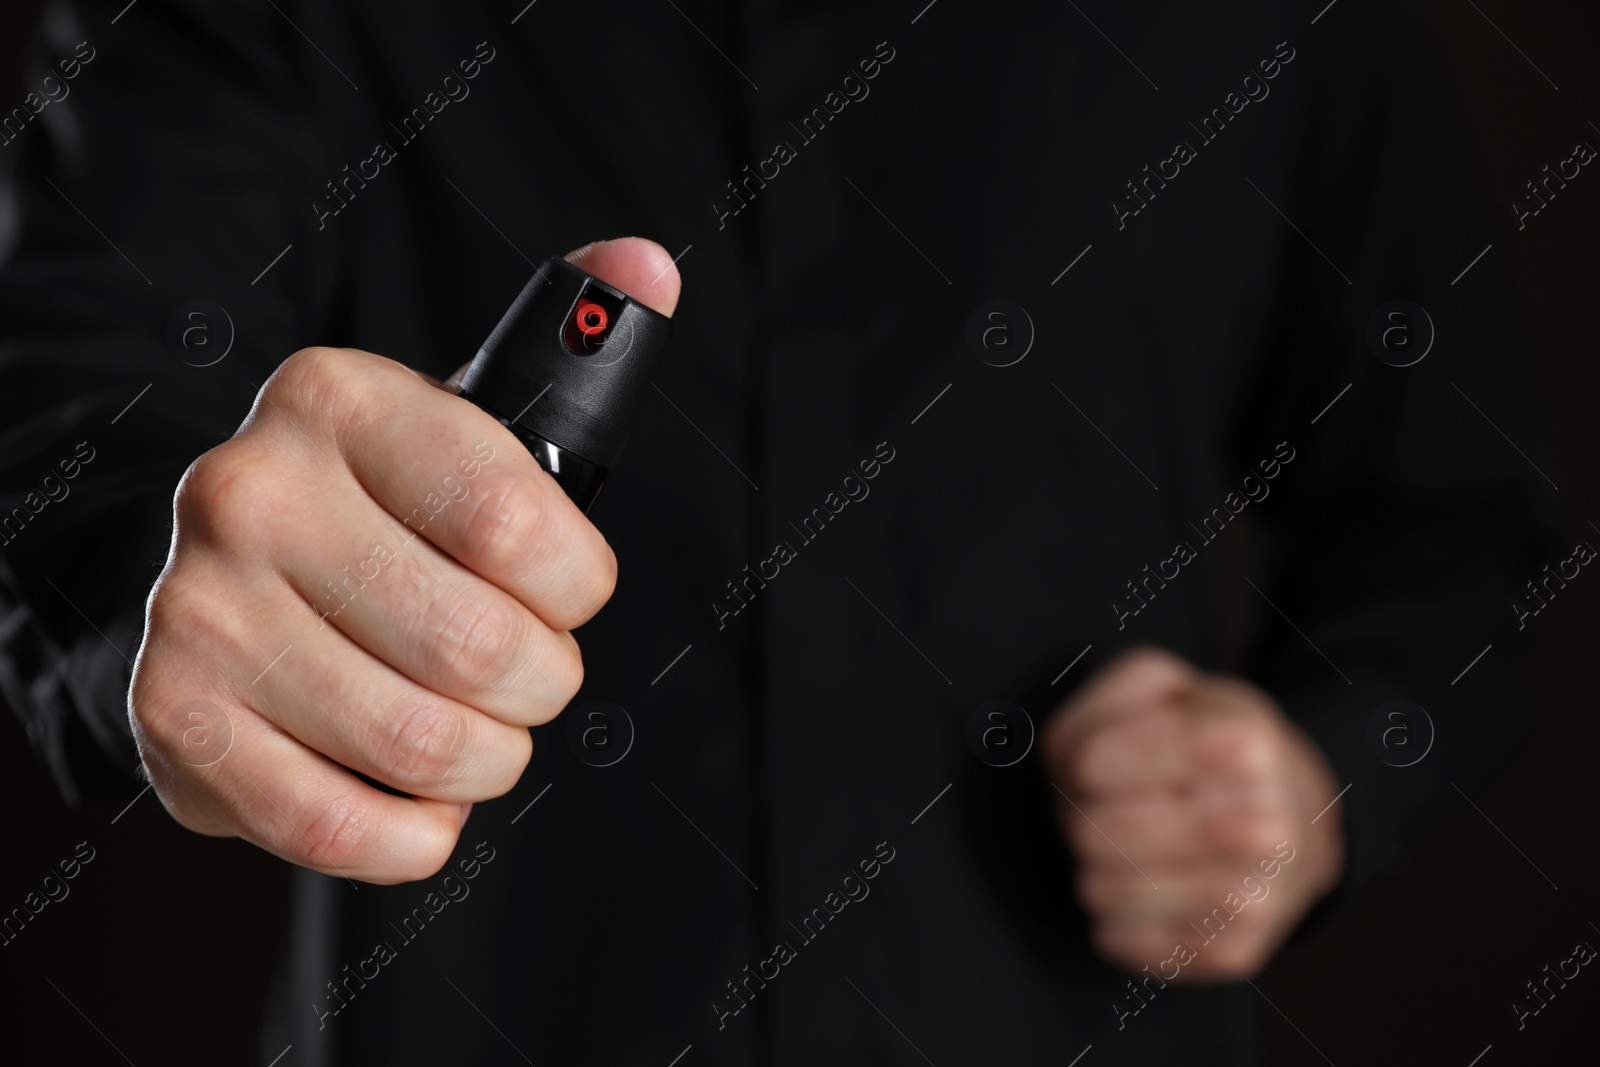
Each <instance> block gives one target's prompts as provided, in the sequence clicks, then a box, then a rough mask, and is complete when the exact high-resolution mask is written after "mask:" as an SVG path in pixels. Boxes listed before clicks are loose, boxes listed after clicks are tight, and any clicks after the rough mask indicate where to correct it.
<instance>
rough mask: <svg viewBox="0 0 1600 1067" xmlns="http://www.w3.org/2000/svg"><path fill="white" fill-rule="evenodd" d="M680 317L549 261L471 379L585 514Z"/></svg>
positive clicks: (466, 386) (467, 389) (473, 396)
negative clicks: (671, 316) (644, 303)
mask: <svg viewBox="0 0 1600 1067" xmlns="http://www.w3.org/2000/svg"><path fill="white" fill-rule="evenodd" d="M671 325H672V320H671V319H669V318H667V316H665V315H663V314H661V313H660V312H658V311H655V310H653V309H651V308H648V307H646V306H644V305H643V304H641V303H639V302H638V301H636V300H634V299H633V298H631V297H629V296H628V295H627V294H625V293H622V292H620V291H618V290H617V289H614V288H612V287H611V286H609V285H607V284H606V283H605V282H602V281H601V280H600V279H598V278H596V277H594V276H592V275H590V274H587V273H585V272H584V271H582V270H579V269H578V268H577V267H575V266H573V265H572V264H571V263H568V262H567V261H566V260H564V259H547V260H545V261H544V262H543V263H542V264H540V265H539V269H538V270H536V271H535V272H534V275H533V278H532V279H531V280H529V282H528V284H527V285H526V286H524V287H523V290H522V292H521V293H520V294H518V296H517V299H516V300H515V301H514V302H513V303H512V305H511V307H510V309H509V310H508V311H507V312H506V313H505V317H504V318H502V319H501V320H500V324H499V325H498V326H496V327H495V328H494V332H493V333H491V334H490V335H489V339H488V340H486V341H484V343H483V346H482V347H481V348H479V349H478V355H477V357H476V358H474V359H473V361H472V365H471V366H469V367H468V368H467V372H466V374H465V375H464V376H463V377H462V379H461V395H462V396H464V397H466V398H467V399H468V400H471V401H472V402H473V403H475V404H477V405H478V406H479V407H481V408H483V409H484V410H485V411H487V412H489V414H491V415H493V416H495V418H497V419H499V420H500V422H501V423H502V424H503V425H504V426H506V427H507V428H508V429H510V430H511V431H512V432H513V433H515V434H516V435H517V437H518V439H519V440H521V441H522V442H523V444H525V445H527V446H528V449H529V451H531V452H532V453H533V455H534V458H535V459H537V460H538V461H539V465H540V466H542V467H544V469H545V470H547V471H549V472H550V473H551V475H553V476H554V477H555V478H556V481H557V482H559V483H560V484H561V486H562V488H563V489H565V490H566V492H567V494H568V495H569V496H571V497H572V499H573V501H574V502H575V503H576V504H577V505H578V506H579V507H580V508H581V509H582V510H584V511H585V512H587V511H588V510H589V507H590V506H591V505H592V504H593V503H594V500H595V498H596V497H597V496H598V495H599V493H600V488H601V486H602V485H603V484H604V482H605V477H606V474H607V473H608V472H609V471H610V469H611V467H613V466H614V465H615V464H616V461H617V457H618V456H619V455H620V454H621V452H622V446H623V444H624V443H625V442H626V441H627V439H628V426H629V424H630V423H631V422H632V419H633V413H634V410H635V409H636V408H637V407H638V404H639V401H640V399H641V398H642V397H643V396H644V393H645V390H646V389H648V388H649V387H650V383H651V381H652V379H654V377H655V372H656V368H657V367H658V366H659V365H660V363H661V357H662V354H663V352H664V351H665V349H666V341H667V334H668V331H669V330H670V328H671Z"/></svg>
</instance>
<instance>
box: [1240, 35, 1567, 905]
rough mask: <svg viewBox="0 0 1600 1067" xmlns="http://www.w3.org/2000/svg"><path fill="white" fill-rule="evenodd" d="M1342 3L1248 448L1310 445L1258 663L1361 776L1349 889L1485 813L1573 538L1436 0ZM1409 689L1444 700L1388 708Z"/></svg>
mask: <svg viewBox="0 0 1600 1067" xmlns="http://www.w3.org/2000/svg"><path fill="white" fill-rule="evenodd" d="M1343 14H1344V15H1345V16H1346V17H1345V18H1344V19H1343V21H1342V22H1341V21H1338V20H1335V19H1334V18H1333V17H1332V16H1331V15H1330V17H1329V18H1327V19H1324V20H1323V21H1324V23H1325V25H1322V26H1319V27H1317V29H1318V30H1319V31H1326V33H1327V35H1328V37H1329V38H1330V39H1327V40H1318V41H1316V42H1315V46H1314V47H1313V45H1312V44H1310V43H1308V44H1307V45H1306V46H1305V51H1306V52H1307V53H1308V55H1307V61H1308V64H1307V65H1308V66H1311V67H1312V68H1313V69H1311V70H1303V71H1300V72H1298V73H1302V74H1306V75H1309V76H1310V88H1309V89H1308V98H1307V101H1306V104H1305V116H1304V121H1301V122H1299V123H1298V124H1297V126H1296V128H1295V132H1294V133H1293V134H1291V135H1290V136H1293V137H1294V138H1295V139H1296V144H1295V147H1294V150H1293V152H1292V154H1291V159H1292V164H1291V166H1292V168H1293V173H1292V174H1290V175H1288V176H1287V177H1286V179H1285V180H1284V182H1283V183H1282V185H1281V187H1277V188H1275V190H1274V191H1275V192H1277V191H1278V188H1281V190H1282V192H1281V193H1280V194H1279V196H1277V197H1275V199H1276V200H1277V205H1278V207H1280V208H1281V209H1282V211H1283V213H1284V214H1285V215H1287V216H1288V218H1290V219H1294V220H1295V221H1296V222H1297V223H1298V225H1299V226H1300V227H1301V229H1302V230H1304V231H1305V232H1304V234H1300V233H1297V232H1295V231H1294V230H1293V229H1291V227H1290V226H1288V225H1284V226H1283V242H1284V246H1285V253H1284V262H1285V269H1284V271H1283V277H1282V278H1281V279H1280V280H1278V281H1276V282H1274V283H1273V284H1278V285H1281V286H1282V294H1281V296H1280V298H1279V299H1278V300H1277V306H1278V307H1279V308H1280V309H1281V311H1280V318H1279V325H1278V327H1277V330H1276V335H1275V337H1274V338H1273V343H1272V344H1271V346H1270V351H1269V352H1268V354H1267V355H1266V356H1265V358H1264V365H1263V367H1262V370H1261V373H1260V377H1259V381H1260V382H1261V383H1262V387H1261V389H1260V392H1259V394H1258V395H1257V396H1256V398H1255V399H1254V401H1253V402H1252V403H1251V404H1249V405H1248V406H1247V407H1246V408H1245V409H1244V411H1245V415H1246V417H1245V418H1244V419H1242V420H1241V421H1240V425H1239V428H1238V438H1237V440H1238V443H1239V447H1240V458H1241V460H1242V461H1244V462H1252V463H1253V462H1255V461H1257V460H1258V458H1259V457H1262V456H1270V455H1272V454H1273V449H1274V448H1275V446H1276V445H1277V443H1278V442H1287V443H1288V446H1289V448H1290V449H1292V450H1293V452H1294V454H1295V458H1294V459H1293V460H1292V462H1291V463H1289V464H1288V465H1286V466H1285V467H1284V468H1283V470H1282V472H1281V473H1280V474H1279V476H1278V478H1277V479H1276V481H1275V482H1273V483H1272V485H1273V495H1272V497H1271V499H1270V500H1269V501H1267V503H1266V506H1265V508H1264V513H1265V514H1267V515H1269V516H1270V521H1269V522H1268V523H1267V528H1268V529H1267V532H1268V535H1269V536H1268V539H1267V540H1268V545H1269V549H1270V551H1269V553H1268V558H1269V560H1270V562H1269V563H1267V564H1264V565H1263V564H1256V565H1254V573H1252V574H1247V575H1246V576H1247V577H1250V578H1251V579H1252V580H1253V581H1254V583H1255V584H1256V586H1257V587H1258V590H1257V591H1251V589H1250V588H1249V587H1248V586H1245V587H1244V590H1243V593H1242V595H1243V596H1244V597H1245V598H1248V599H1249V600H1250V601H1251V606H1252V607H1253V608H1255V609H1258V610H1259V613H1260V616H1261V618H1262V620H1263V627H1262V629H1261V633H1260V639H1259V641H1258V642H1256V644H1255V646H1254V653H1255V664H1254V669H1253V673H1254V674H1255V676H1256V677H1257V678H1258V679H1259V680H1261V681H1262V682H1263V684H1264V685H1265V686H1266V687H1267V688H1268V689H1269V690H1270V691H1271V692H1273V693H1274V695H1275V696H1276V697H1277V698H1278V699H1279V701H1280V702H1281V703H1282V705H1283V706H1284V707H1285V709H1286V710H1287V711H1288V713H1289V714H1290V715H1291V716H1292V717H1293V718H1294V719H1296V720H1297V721H1298V722H1299V723H1300V724H1301V725H1302V727H1303V728H1305V729H1306V730H1307V731H1308V732H1309V733H1310V734H1311V735H1312V736H1313V737H1314V738H1315V740H1316V741H1317V742H1318V743H1319V745H1320V746H1321V748H1322V750H1323V752H1324V753H1325V754H1326V755H1327V757H1328V759H1329V760H1330V761H1331V763H1332V765H1333V767H1334V770H1335V773H1336V774H1337V776H1338V784H1339V786H1340V787H1341V788H1343V787H1345V786H1347V785H1348V787H1349V789H1348V791H1347V792H1346V793H1344V794H1343V796H1342V798H1341V799H1340V800H1339V801H1338V802H1337V806H1338V808H1339V815H1340V817H1341V818H1342V820H1343V823H1344V826H1345V828H1346V832H1347V839H1348V845H1349V849H1348V853H1347V864H1346V877H1345V881H1344V884H1343V887H1342V888H1341V890H1340V891H1339V892H1336V893H1335V895H1334V901H1335V902H1337V901H1339V900H1341V899H1344V898H1347V897H1348V895H1349V890H1351V889H1353V888H1355V887H1357V886H1359V885H1361V884H1362V883H1364V882H1366V881H1368V880H1369V878H1370V877H1371V876H1372V875H1373V874H1374V873H1375V872H1377V871H1379V870H1381V869H1382V868H1384V867H1385V866H1387V865H1389V864H1391V863H1392V862H1393V861H1394V860H1395V859H1396V857H1397V856H1398V855H1399V853H1400V851H1401V849H1402V847H1403V845H1404V844H1405V842H1406V841H1407V840H1408V839H1409V838H1410V837H1412V836H1413V835H1414V834H1415V833H1416V832H1417V831H1418V830H1419V829H1420V828H1421V827H1422V826H1424V825H1425V824H1426V823H1427V822H1429V821H1430V820H1431V819H1432V818H1434V817H1435V816H1437V815H1438V814H1439V813H1440V811H1448V810H1459V811H1462V812H1465V811H1467V805H1466V803H1465V802H1464V800H1463V797H1462V795H1461V794H1463V793H1464V794H1467V795H1471V794H1473V792H1474V791H1475V790H1476V789H1477V788H1479V787H1481V786H1482V784H1483V783H1484V782H1485V781H1486V779H1487V778H1488V777H1489V776H1490V775H1491V773H1493V771H1494V770H1496V769H1497V768H1498V767H1499V766H1500V765H1502V763H1503V762H1504V761H1505V760H1506V759H1507V758H1508V756H1509V754H1510V751H1511V748H1512V745H1513V743H1514V742H1515V741H1517V740H1518V739H1519V738H1520V737H1521V736H1522V735H1523V734H1524V733H1525V730H1526V726H1527V719H1528V705H1527V699H1526V696H1525V693H1524V691H1523V688H1522V684H1521V683H1522V678H1521V672H1522V669H1523V658H1524V657H1523V652H1524V645H1525V643H1526V642H1525V638H1526V636H1527V633H1526V632H1525V631H1519V627H1518V620H1517V619H1516V616H1515V614H1514V612H1513V611H1512V610H1511V607H1510V604H1511V601H1512V599H1513V598H1514V597H1517V596H1518V595H1519V594H1518V589H1519V587H1521V586H1522V584H1523V583H1524V582H1525V581H1526V580H1528V579H1530V578H1534V577H1536V576H1537V575H1538V574H1539V571H1540V568H1541V566H1542V565H1543V564H1544V563H1545V562H1553V561H1554V560H1556V559H1559V558H1560V557H1559V556H1555V555H1552V554H1551V553H1552V551H1553V547H1554V538H1553V533H1552V531H1553V515H1554V504H1555V499H1556V496H1555V483H1554V482H1553V481H1552V480H1551V479H1555V480H1556V481H1559V474H1558V472H1557V471H1556V470H1555V469H1554V468H1553V466H1552V465H1551V463H1550V461H1549V460H1548V458H1546V449H1545V447H1544V440H1543V437H1542V434H1541V432H1540V429H1539V426H1538V423H1537V420H1536V418H1535V407H1536V405H1535V403H1534V400H1533V394H1532V388H1531V381H1530V377H1531V368H1530V366H1529V364H1530V362H1531V361H1530V359H1529V355H1530V350H1531V349H1532V348H1533V344H1532V341H1531V338H1530V337H1529V335H1528V334H1527V333H1526V332H1524V330H1523V329H1522V327H1521V325H1520V315H1519V312H1518V310H1517V308H1516V300H1515V297H1514V294H1513V292H1512V286H1511V285H1510V282H1509V280H1508V276H1507V270H1506V265H1507V264H1508V262H1509V261H1510V260H1509V257H1510V256H1511V254H1512V251H1511V249H1510V248H1509V247H1507V246H1506V243H1505V242H1506V239H1507V238H1512V239H1514V237H1515V233H1514V230H1513V229H1512V228H1509V227H1506V226H1503V225H1497V224H1496V223H1497V220H1496V217H1495V215H1494V214H1492V213H1491V210H1490V203H1489V200H1488V198H1487V196H1486V195H1485V192H1484V190H1485V184H1484V183H1483V182H1482V181H1481V180H1480V175H1479V173H1478V171H1477V170H1476V169H1475V166H1474V164H1473V160H1472V157H1471V153H1470V151H1469V145H1470V135H1469V134H1468V132H1467V131H1466V130H1465V129H1464V128H1463V124H1462V123H1461V122H1460V121H1459V120H1458V118H1457V117H1456V113H1455V110H1454V101H1453V100H1452V99H1450V98H1449V85H1450V77H1449V75H1448V73H1447V72H1446V71H1445V70H1444V69H1443V65H1442V63H1441V62H1439V60H1438V59H1437V58H1436V56H1435V54H1434V53H1433V52H1432V51H1431V50H1430V47H1429V46H1430V37H1429V35H1428V33H1427V29H1426V27H1425V26H1424V24H1423V22H1422V19H1421V17H1420V15H1418V14H1417V13H1416V12H1415V10H1414V9H1413V7H1412V6H1411V5H1409V4H1405V5H1399V6H1398V7H1397V8H1395V9H1393V10H1391V8H1390V6H1389V5H1385V6H1384V9H1383V12H1382V17H1383V20H1386V21H1388V22H1389V24H1390V25H1389V29H1388V30H1386V31H1385V33H1383V34H1381V35H1378V34H1373V33H1371V32H1369V31H1368V30H1367V29H1364V28H1363V26H1364V20H1366V19H1367V18H1368V17H1369V15H1370V17H1371V18H1372V19H1377V18H1378V13H1377V12H1368V11H1367V10H1366V9H1365V8H1356V9H1351V10H1350V11H1348V12H1345V13H1343ZM1391 31H1392V32H1391ZM1260 206H1261V207H1262V208H1263V209H1265V207H1266V206H1265V205H1260ZM1506 217H1507V218H1509V215H1507V216H1506ZM1312 242H1315V247H1313V245H1312ZM1491 243H1493V245H1494V247H1493V249H1491V250H1489V251H1488V252H1487V253H1486V254H1484V255H1482V258H1481V259H1477V260H1476V262H1475V261H1474V260H1475V257H1478V256H1479V255H1480V253H1483V252H1484V250H1485V247H1486V246H1487V245H1490V244H1491ZM1324 256H1326V258H1324ZM1469 265H1470V268H1471V269H1470V270H1468V269H1467V268H1468V267H1469ZM1394 300H1405V301H1408V302H1410V303H1411V304H1412V305H1415V306H1416V307H1419V308H1421V309H1422V310H1423V314H1420V315H1419V314H1416V313H1414V312H1410V313H1405V317H1404V318H1401V319H1392V318H1390V317H1389V316H1388V315H1387V314H1383V315H1380V316H1379V319H1380V321H1381V326H1380V328H1379V329H1378V330H1377V331H1376V333H1377V334H1378V335H1379V336H1380V338H1381V335H1382V333H1383V330H1384V329H1387V328H1389V327H1390V326H1391V325H1393V326H1396V327H1398V329H1399V332H1396V333H1393V334H1391V335H1390V338H1389V344H1390V346H1391V348H1390V349H1387V350H1392V351H1393V352H1394V353H1395V354H1394V355H1391V357H1390V360H1389V361H1385V360H1384V359H1381V358H1380V357H1379V355H1378V354H1377V353H1376V352H1375V351H1374V349H1373V347H1372V346H1371V345H1370V344H1369V342H1368V339H1367V337H1368V334H1369V323H1370V322H1371V321H1372V319H1373V316H1374V313H1375V312H1378V311H1379V310H1380V308H1382V307H1384V306H1385V305H1388V304H1389V302H1390V301H1394ZM1430 320H1431V329H1432V333H1433V338H1432V342H1431V348H1426V347H1425V346H1426V345H1427V343H1428V338H1427V334H1428V331H1429V323H1430ZM1406 345H1409V346H1410V347H1409V348H1406V347H1405V346H1406ZM1380 347H1384V346H1383V345H1381V344H1380ZM1424 351H1426V355H1425V356H1423V358H1421V360H1420V362H1416V363H1413V364H1412V365H1410V366H1395V365H1391V363H1398V362H1404V361H1405V360H1407V359H1410V358H1414V357H1416V356H1418V355H1421V354H1422V353H1423V352H1424ZM1330 405H1331V406H1330ZM1480 653H1481V655H1480ZM1391 701H1407V702H1409V703H1410V704H1412V705H1416V706H1417V707H1420V708H1422V709H1423V710H1424V711H1425V713H1426V718H1424V717H1422V716H1418V715H1416V714H1415V713H1412V714H1410V715H1408V716H1406V717H1403V718H1393V717H1390V716H1389V714H1388V711H1389V710H1394V709H1393V708H1392V707H1391V708H1388V709H1386V708H1385V706H1386V705H1388V704H1389V702H1391ZM1430 720H1431V730H1430V728H1429V725H1428V724H1429V721H1430ZM1430 745H1431V748H1430V747H1429V746H1430ZM1458 791H1459V792H1458Z"/></svg>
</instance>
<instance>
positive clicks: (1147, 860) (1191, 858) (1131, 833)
mask: <svg viewBox="0 0 1600 1067" xmlns="http://www.w3.org/2000/svg"><path fill="white" fill-rule="evenodd" d="M1056 810H1057V813H1058V817H1059V819H1060V823H1061V827H1062V829H1063V831H1065V833H1066V835H1067V839H1068V840H1069V841H1070V842H1071V844H1072V848H1073V852H1074V853H1075V854H1076V855H1077V857H1078V859H1079V861H1080V862H1082V863H1084V864H1094V863H1107V864H1110V863H1123V864H1127V863H1132V864H1139V865H1144V864H1151V863H1162V864H1189V863H1200V862H1204V861H1206V860H1208V859H1210V858H1212V857H1213V856H1214V855H1216V853H1217V849H1216V848H1215V847H1214V846H1213V845H1212V843H1211V841H1210V840H1209V838H1208V836H1207V833H1206V830H1207V828H1206V827H1205V825H1204V824H1203V823H1202V822H1201V821H1200V820H1199V819H1198V817H1197V815H1198V812H1197V811H1196V809H1195V807H1194V806H1193V805H1192V804H1189V803H1186V802H1185V800H1184V798H1182V797H1181V796H1176V795H1174V796H1155V795H1150V796H1145V797H1141V798H1139V799H1137V800H1129V801H1117V802H1113V803H1100V804H1093V803H1091V804H1086V805H1085V804H1079V805H1077V806H1076V807H1075V806H1073V805H1072V804H1058V805H1057V806H1056Z"/></svg>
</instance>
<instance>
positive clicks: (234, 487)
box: [173, 438, 273, 542]
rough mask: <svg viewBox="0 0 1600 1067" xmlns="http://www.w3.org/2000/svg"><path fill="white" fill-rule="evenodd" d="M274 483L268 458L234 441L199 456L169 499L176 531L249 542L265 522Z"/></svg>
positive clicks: (223, 540) (219, 539) (220, 540)
mask: <svg viewBox="0 0 1600 1067" xmlns="http://www.w3.org/2000/svg"><path fill="white" fill-rule="evenodd" d="M272 477H273V469H272V464H271V463H270V462H269V461H268V459H267V457H265V456H260V455H258V453H257V451H256V450H255V449H254V448H252V447H250V446H249V445H248V444H246V443H244V442H242V441H241V440H239V439H237V438H236V439H234V440H232V441H228V442H226V443H224V444H221V445H218V446H217V447H216V448H213V449H211V450H210V451H208V452H205V453H202V454H201V455H200V457H199V458H198V459H196V460H195V461H194V462H193V463H191V464H190V465H189V469H188V470H187V471H185V472H184V475H183V479H182V480H181V481H180V482H179V483H178V490H177V493H176V495H175V496H174V498H173V514H174V517H175V519H176V522H177V525H178V527H179V530H180V531H181V532H183V533H194V534H198V535H200V536H202V537H206V538H209V539H211V540H213V541H218V542H237V541H242V540H246V539H249V538H250V537H252V536H253V535H255V534H256V533H257V532H258V531H259V530H260V529H261V528H262V526H263V525H264V523H265V521H266V520H267V518H268V517H269V516H268V511H269V508H270V505H269V501H268V499H267V498H268V492H267V491H266V490H267V487H268V486H269V485H270V484H271V480H272Z"/></svg>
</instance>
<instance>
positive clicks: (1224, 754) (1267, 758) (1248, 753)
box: [1183, 676, 1284, 787]
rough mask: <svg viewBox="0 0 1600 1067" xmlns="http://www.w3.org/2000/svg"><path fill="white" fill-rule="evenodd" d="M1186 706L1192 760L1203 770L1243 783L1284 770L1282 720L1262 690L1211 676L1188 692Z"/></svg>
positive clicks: (1263, 779)
mask: <svg viewBox="0 0 1600 1067" xmlns="http://www.w3.org/2000/svg"><path fill="white" fill-rule="evenodd" d="M1183 708H1184V712H1185V721H1186V725H1187V726H1188V732H1189V746H1188V747H1189V758H1190V759H1191V760H1192V761H1193V763H1194V765H1195V768H1196V771H1197V773H1198V774H1200V775H1201V776H1206V777H1212V778H1216V779H1220V780H1224V781H1227V782H1228V783H1230V784H1232V785H1235V786H1239V787H1248V786H1253V785H1261V784H1264V783H1268V782H1270V781H1272V780H1273V779H1274V778H1275V777H1276V776H1277V775H1278V774H1279V772H1280V770H1281V768H1282V765H1283V751H1282V750H1283V741H1284V731H1283V729H1282V722H1281V721H1280V719H1279V718H1278V716H1277V713H1276V711H1275V710H1274V705H1273V704H1272V702H1271V698H1269V697H1267V696H1266V694H1264V693H1262V692H1261V691H1260V690H1259V689H1257V688H1255V687H1254V686H1252V685H1249V684H1248V683H1245V682H1241V681H1238V680H1236V679H1232V678H1228V677H1225V676H1211V677H1208V678H1206V679H1205V680H1204V681H1202V682H1201V683H1200V684H1198V685H1196V686H1195V687H1194V688H1193V689H1192V690H1190V691H1189V693H1188V694H1187V696H1186V697H1185V700H1184V702H1183Z"/></svg>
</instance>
